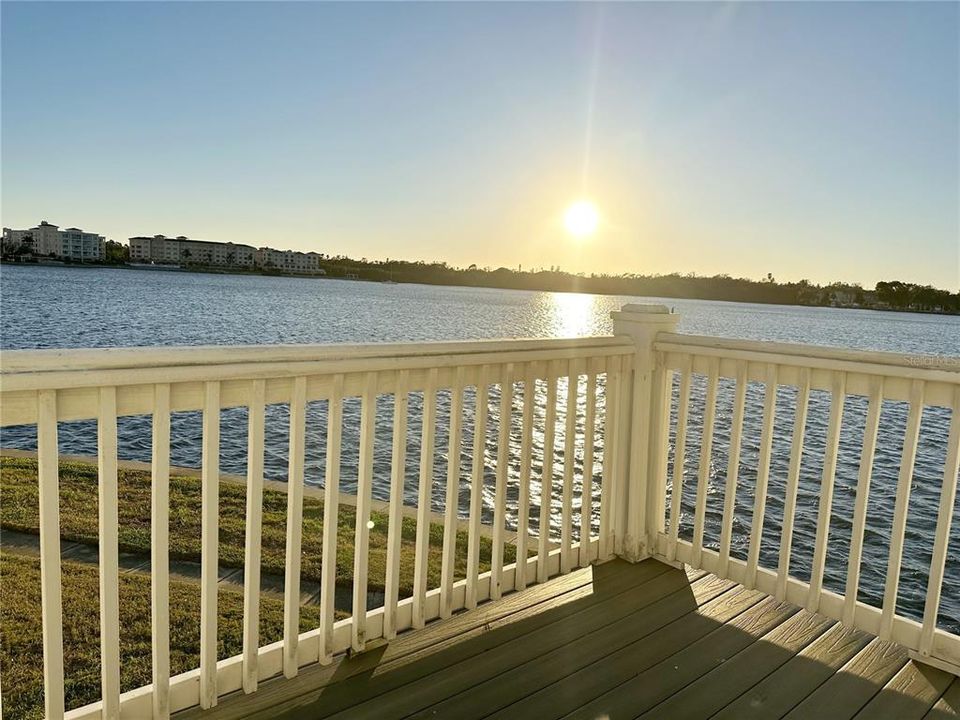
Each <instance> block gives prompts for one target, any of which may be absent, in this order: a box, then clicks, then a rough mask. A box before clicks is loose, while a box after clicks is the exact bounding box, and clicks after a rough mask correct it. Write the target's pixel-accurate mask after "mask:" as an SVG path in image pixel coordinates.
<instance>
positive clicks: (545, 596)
mask: <svg viewBox="0 0 960 720" xmlns="http://www.w3.org/2000/svg"><path fill="white" fill-rule="evenodd" d="M958 707H960V680H957V679H956V678H954V676H952V675H949V674H947V673H944V672H942V671H940V670H936V669H934V668H931V667H929V666H924V665H919V664H917V663H914V662H912V661H908V658H907V654H906V651H905V650H904V649H903V648H901V647H899V646H897V645H893V644H891V643H886V642H881V641H880V640H877V639H875V638H872V637H871V636H869V635H867V634H865V633H863V632H860V631H857V630H852V629H849V628H845V627H843V626H842V625H841V624H840V623H835V622H833V621H832V620H828V619H826V618H824V617H822V616H818V615H816V614H813V613H809V612H807V611H805V610H801V609H800V608H797V607H796V606H793V605H790V604H787V603H782V602H778V601H776V600H774V599H773V598H770V597H768V596H766V595H764V594H763V593H760V592H757V591H751V590H746V589H744V588H743V587H741V586H739V585H736V584H735V583H732V582H730V581H726V580H721V579H719V578H717V577H715V576H713V575H709V574H706V573H703V572H700V571H692V570H686V571H683V570H677V569H675V568H671V567H668V566H666V565H663V564H661V563H659V562H657V561H655V560H647V561H644V562H641V563H638V564H635V565H630V564H628V563H625V562H623V561H620V560H616V561H612V562H609V563H605V564H603V565H598V566H595V567H592V568H586V569H583V570H578V571H576V572H574V573H571V574H570V575H567V576H564V577H561V578H556V579H555V580H552V581H549V582H547V583H545V584H543V585H535V586H531V587H529V588H527V589H526V590H523V591H521V592H517V593H511V594H509V595H507V596H505V597H504V598H503V599H501V600H499V601H496V602H489V603H486V604H484V605H481V606H480V607H479V608H477V609H476V610H471V611H467V612H462V613H459V614H457V615H455V616H454V617H452V618H450V619H448V620H441V621H437V622H434V623H431V624H429V625H428V626H427V627H426V628H425V629H424V630H420V631H416V632H408V633H402V634H400V635H399V636H398V637H397V638H396V639H395V640H393V641H391V642H390V643H381V644H380V645H379V646H378V647H374V648H373V649H371V650H370V651H368V652H365V653H362V654H359V655H355V656H352V657H343V658H339V659H337V661H336V662H335V663H334V664H333V665H331V666H327V667H321V666H318V665H315V666H310V667H307V668H303V669H302V670H301V672H300V675H299V676H298V677H297V678H296V679H295V680H292V681H291V680H282V679H275V680H267V681H265V682H263V683H261V689H260V690H259V691H258V692H257V693H255V694H253V695H242V694H240V693H237V694H234V695H232V696H230V697H227V698H223V699H221V703H220V705H219V706H218V707H217V708H214V709H213V710H210V711H199V710H193V711H189V712H186V713H180V714H179V715H178V716H177V717H178V720H187V719H188V718H208V717H216V718H260V719H262V720H296V719H299V718H311V719H313V718H338V719H343V718H377V719H378V720H380V719H389V718H403V717H423V718H427V717H432V718H453V719H455V720H463V719H468V718H503V719H506V718H526V717H530V718H536V720H547V719H548V718H561V717H568V718H588V719H592V718H601V717H602V718H609V720H620V719H624V720H625V719H627V718H629V719H631V720H632V719H634V718H637V717H640V716H642V717H643V718H645V719H647V720H650V719H653V718H671V719H672V718H689V719H690V720H697V719H700V718H704V719H705V718H708V717H716V718H738V719H739V718H781V717H791V718H804V717H818V718H838V719H839V718H846V719H848V720H849V719H850V718H853V717H857V718H873V717H880V718H883V717H891V718H894V717H895V718H898V719H899V718H917V719H918V720H919V719H920V718H924V717H927V718H930V719H931V720H947V719H948V718H955V717H956V716H957V708H958Z"/></svg>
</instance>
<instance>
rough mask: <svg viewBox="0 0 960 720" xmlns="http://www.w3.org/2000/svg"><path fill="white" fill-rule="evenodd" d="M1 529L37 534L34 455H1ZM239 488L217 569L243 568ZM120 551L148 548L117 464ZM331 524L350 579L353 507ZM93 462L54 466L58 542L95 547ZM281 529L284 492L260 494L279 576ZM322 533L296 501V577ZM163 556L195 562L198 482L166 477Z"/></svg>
mask: <svg viewBox="0 0 960 720" xmlns="http://www.w3.org/2000/svg"><path fill="white" fill-rule="evenodd" d="M0 498H2V503H0V527H2V528H5V529H8V530H17V531H19V532H26V533H34V534H36V533H38V532H39V530H38V528H39V525H38V501H37V461H36V460H35V459H33V458H15V457H0ZM246 504H247V498H246V488H244V487H243V486H241V485H238V484H235V483H229V482H221V483H220V546H219V561H220V565H221V566H224V567H236V568H240V567H243V548H244V533H245V529H246ZM119 506H120V550H121V552H133V553H142V554H144V555H146V554H149V552H150V473H148V472H145V471H143V470H130V469H121V470H120V472H119ZM339 510H340V512H339V517H338V521H337V583H338V584H340V585H345V586H351V585H352V584H353V555H354V552H353V539H354V531H355V522H356V515H355V510H354V508H353V507H352V506H345V505H341V506H340V508H339ZM97 517H98V515H97V466H96V464H94V463H83V462H61V463H60V529H61V537H62V538H63V539H64V540H73V541H76V542H80V543H85V544H89V545H96V544H97V542H98V540H97V537H98V535H97ZM371 520H373V522H374V527H373V529H372V530H370V553H369V568H370V569H369V586H370V588H371V589H377V590H382V589H383V585H384V577H385V572H386V556H387V516H386V514H384V513H380V512H374V513H372V514H371ZM416 532H417V528H416V522H415V520H414V519H413V518H404V519H403V526H402V532H401V538H402V540H401V562H400V594H401V597H404V596H407V595H409V594H410V592H411V588H412V586H413V560H414V555H413V552H414V541H415V538H416ZM286 534H287V494H286V493H285V492H282V491H277V490H264V491H263V532H262V540H261V548H262V561H261V568H262V572H264V573H270V574H274V575H283V573H284V558H285V553H286ZM322 537H323V502H322V501H321V500H320V499H319V498H315V497H305V498H304V500H303V542H302V554H301V574H302V577H303V578H304V579H307V580H315V581H319V580H320V557H321V547H322ZM442 547H443V526H442V525H439V524H436V523H431V525H430V546H429V561H428V569H429V576H428V584H429V586H430V587H437V586H438V585H439V582H440V558H441V550H442ZM490 552H491V542H490V540H489V538H486V537H481V539H480V564H481V572H482V571H483V570H486V569H489V567H490ZM466 555H467V533H465V532H459V533H457V555H456V557H457V561H456V574H457V577H464V573H465V570H466ZM170 557H171V558H172V559H174V560H191V561H195V562H199V561H200V480H199V479H198V478H195V477H186V476H182V475H180V476H178V475H173V476H171V478H170ZM515 558H516V548H515V547H514V546H513V545H506V546H505V548H504V563H505V564H507V563H512V562H513V561H514V560H515Z"/></svg>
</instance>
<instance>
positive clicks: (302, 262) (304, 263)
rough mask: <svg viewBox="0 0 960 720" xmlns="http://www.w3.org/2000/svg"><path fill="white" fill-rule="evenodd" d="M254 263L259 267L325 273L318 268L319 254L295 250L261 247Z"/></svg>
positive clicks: (283, 270) (292, 271)
mask: <svg viewBox="0 0 960 720" xmlns="http://www.w3.org/2000/svg"><path fill="white" fill-rule="evenodd" d="M256 264H257V267H261V268H267V269H269V268H273V269H276V270H280V271H282V272H290V273H305V274H314V275H326V274H327V273H326V271H325V270H322V269H321V268H320V254H319V253H315V252H298V251H296V250H274V249H273V248H268V247H262V248H260V249H259V250H257V252H256Z"/></svg>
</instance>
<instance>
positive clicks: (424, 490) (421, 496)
mask: <svg viewBox="0 0 960 720" xmlns="http://www.w3.org/2000/svg"><path fill="white" fill-rule="evenodd" d="M437 375H438V372H437V368H432V369H431V370H430V373H429V374H428V376H427V387H426V389H424V391H423V428H422V440H421V443H420V485H419V489H418V490H419V491H418V493H417V540H416V548H415V552H416V561H415V564H414V569H413V627H414V628H422V627H423V626H424V623H425V622H426V617H425V608H424V605H425V604H426V600H427V563H428V562H429V560H430V556H429V550H430V497H431V492H430V491H431V489H432V488H433V442H434V429H435V426H436V418H437Z"/></svg>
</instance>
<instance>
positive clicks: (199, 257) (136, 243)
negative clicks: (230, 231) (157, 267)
mask: <svg viewBox="0 0 960 720" xmlns="http://www.w3.org/2000/svg"><path fill="white" fill-rule="evenodd" d="M256 252H257V250H256V249H255V248H253V247H252V246H250V245H238V244H236V243H232V242H225V243H224V242H213V241H210V240H191V239H190V238H188V237H184V236H183V235H180V236H179V237H175V238H169V237H166V236H164V235H154V236H153V237H142V236H141V237H132V238H130V261H131V262H141V263H144V262H152V263H161V264H164V265H167V264H174V265H210V266H213V267H240V268H244V267H246V268H252V267H253V266H254V256H255V254H256Z"/></svg>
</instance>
